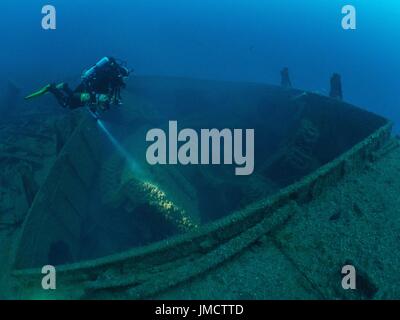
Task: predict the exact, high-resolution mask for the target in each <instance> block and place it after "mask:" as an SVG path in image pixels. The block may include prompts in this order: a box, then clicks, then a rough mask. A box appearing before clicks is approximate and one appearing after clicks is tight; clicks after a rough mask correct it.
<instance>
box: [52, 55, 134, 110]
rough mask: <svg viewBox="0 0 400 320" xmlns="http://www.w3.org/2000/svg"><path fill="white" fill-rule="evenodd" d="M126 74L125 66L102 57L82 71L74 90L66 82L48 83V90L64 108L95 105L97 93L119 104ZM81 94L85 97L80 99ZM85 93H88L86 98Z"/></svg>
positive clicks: (127, 74) (110, 58)
mask: <svg viewBox="0 0 400 320" xmlns="http://www.w3.org/2000/svg"><path fill="white" fill-rule="evenodd" d="M128 76H129V70H128V69H127V68H125V67H123V66H121V65H120V64H119V63H117V61H116V60H115V59H114V58H112V57H104V58H103V59H101V60H100V61H99V62H98V63H96V65H94V66H93V67H91V68H90V69H89V70H87V71H85V72H84V74H83V75H82V79H83V80H82V82H81V83H80V84H79V85H78V87H76V89H75V90H71V88H70V87H69V86H68V84H66V83H63V84H60V85H58V86H56V85H50V87H49V89H48V90H49V92H51V93H52V94H53V95H54V96H55V97H56V99H57V101H58V102H59V104H60V105H61V106H62V107H64V108H66V107H68V108H70V109H76V108H80V107H84V106H87V105H96V104H97V103H98V102H99V101H98V98H99V95H105V96H107V97H108V100H109V101H110V102H113V103H115V104H119V103H120V102H121V88H124V87H125V86H126V84H125V81H124V79H125V78H126V77H128ZM83 94H86V96H85V97H86V99H82V97H83ZM87 95H90V97H89V98H88V99H87Z"/></svg>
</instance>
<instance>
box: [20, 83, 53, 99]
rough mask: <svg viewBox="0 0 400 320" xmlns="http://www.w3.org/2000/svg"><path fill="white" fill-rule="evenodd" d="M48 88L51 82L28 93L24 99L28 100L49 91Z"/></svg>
mask: <svg viewBox="0 0 400 320" xmlns="http://www.w3.org/2000/svg"><path fill="white" fill-rule="evenodd" d="M50 88H51V84H48V85H46V86H44V87H43V88H42V89H40V90H38V91H36V92H34V93H32V94H30V95H29V96H26V97H25V100H30V99H33V98H37V97H40V96H42V95H44V94H46V93H47V92H49V89H50Z"/></svg>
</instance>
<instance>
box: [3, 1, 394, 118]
mask: <svg viewBox="0 0 400 320" xmlns="http://www.w3.org/2000/svg"><path fill="white" fill-rule="evenodd" d="M45 4H52V5H54V6H55V7H56V9H57V30H55V31H44V30H43V29H42V28H41V18H42V14H41V9H42V6H43V5H45ZM347 4H351V5H354V6H355V7H356V9H357V30H347V31H345V30H343V29H342V28H341V19H342V14H341V8H342V7H343V6H344V5H347ZM0 12H1V19H0V30H1V35H2V44H3V45H2V46H1V50H0V70H1V73H0V85H3V84H5V83H6V82H7V80H9V79H11V80H13V81H15V82H16V83H17V84H18V85H19V86H20V87H21V88H23V89H24V90H30V89H33V88H36V87H37V86H40V85H42V84H43V83H48V82H50V81H57V80H63V79H65V78H71V77H75V76H78V75H79V74H80V72H81V71H82V69H84V68H85V67H87V66H90V65H91V64H93V63H94V62H95V61H97V60H98V59H99V58H100V57H102V56H104V55H113V56H116V57H118V58H120V59H123V60H126V61H128V62H129V64H130V65H131V66H132V67H134V68H135V71H136V73H137V74H140V75H172V76H185V77H194V78H207V79H224V80H234V81H255V82H266V83H272V84H274V83H279V71H280V69H281V68H282V67H283V66H288V67H289V69H290V71H291V75H292V82H293V85H294V86H295V87H297V88H301V89H306V90H311V91H319V92H322V93H327V92H328V90H329V88H328V83H329V77H330V75H331V74H332V73H333V72H338V73H340V74H341V75H342V79H343V87H344V95H345V100H346V101H348V102H351V103H354V104H356V105H359V106H361V107H364V108H366V109H368V110H371V111H374V112H376V113H379V114H381V115H384V116H386V117H388V118H390V119H393V120H394V121H395V122H397V123H399V121H400V112H399V105H400V98H399V93H398V92H399V90H398V86H399V74H400V62H399V57H400V45H399V44H398V43H397V36H398V34H399V31H400V25H399V22H398V16H399V14H400V5H399V3H398V1H395V0H386V1H385V2H384V3H383V2H382V1H378V0H368V1H360V0H346V1H344V0H329V1H328V0H296V1H294V0H268V1H260V0H229V1H228V0H219V1H212V0H190V1H187V0H186V1H185V0H168V1H165V0H80V1H73V2H71V1H63V0H48V1H47V3H44V2H43V1H39V0H29V1H28V0H22V1H11V0H3V1H1V3H0Z"/></svg>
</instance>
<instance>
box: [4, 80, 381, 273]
mask: <svg viewBox="0 0 400 320" xmlns="http://www.w3.org/2000/svg"><path fill="white" fill-rule="evenodd" d="M129 88H130V89H129V90H128V91H127V93H126V94H125V97H124V101H125V103H124V105H123V106H121V107H119V108H118V109H115V110H112V112H108V113H107V114H105V115H104V118H103V119H102V120H101V126H103V127H104V128H106V132H105V130H103V129H102V128H101V126H100V125H99V124H98V123H97V122H96V120H94V119H93V118H91V117H90V116H88V115H87V113H85V112H81V111H78V112H77V113H76V117H77V118H78V119H80V120H79V121H76V123H75V125H74V129H73V130H71V131H73V132H72V133H70V134H69V135H67V134H63V135H64V136H68V139H66V140H67V142H66V145H64V144H62V147H60V151H59V152H58V153H57V152H56V153H54V155H53V159H52V161H53V162H52V163H53V166H50V165H49V169H48V170H49V171H50V173H49V176H48V177H47V178H46V179H39V178H36V180H35V169H29V170H27V171H26V170H25V171H21V172H25V173H24V174H22V176H24V177H25V178H22V181H25V183H22V185H23V187H22V189H21V190H22V191H23V193H24V194H25V196H26V197H28V198H29V199H32V198H33V195H32V193H34V194H35V195H36V197H37V198H36V199H35V201H34V202H33V203H32V200H30V201H31V202H28V204H27V206H29V207H30V211H29V217H28V220H29V223H26V224H25V228H24V230H23V236H22V240H21V243H20V247H19V254H18V255H17V260H16V267H17V268H19V269H21V268H30V267H37V266H41V265H44V264H47V263H49V264H56V265H59V264H66V263H73V262H79V261H83V260H88V259H93V258H99V257H103V256H107V255H111V254H115V253H119V252H123V251H125V250H129V249H132V248H136V247H140V246H144V245H148V244H151V243H154V242H156V241H161V240H164V239H168V238H170V237H172V236H175V235H178V234H182V233H188V232H189V233H190V232H196V230H198V229H199V228H201V226H203V225H205V224H208V223H212V222H213V221H217V220H218V219H221V218H223V217H225V216H227V215H229V214H232V213H233V212H235V211H238V210H242V209H244V208H246V207H247V206H249V205H251V204H254V203H256V202H258V201H261V200H263V199H266V198H267V197H269V196H271V195H273V194H274V193H276V192H278V191H279V190H281V189H283V188H285V187H287V186H289V185H291V184H293V183H295V182H296V181H299V180H301V179H302V178H303V177H305V176H307V175H308V174H310V173H312V172H314V171H315V170H316V169H318V168H319V167H321V166H322V165H325V164H327V163H329V162H330V161H332V160H333V159H335V158H337V157H338V156H339V155H341V154H343V153H344V152H346V151H348V150H349V149H350V148H352V147H353V146H354V145H355V144H357V143H358V142H360V141H361V140H363V139H364V138H366V137H367V136H368V135H370V134H371V133H372V132H373V131H375V130H376V129H378V128H379V127H380V126H382V125H383V124H384V123H385V120H384V119H382V118H379V117H377V116H375V115H372V114H369V113H367V112H365V111H361V110H359V109H357V108H354V107H352V106H349V105H346V104H344V103H342V102H340V101H339V100H335V99H329V98H325V97H322V96H319V95H315V94H308V93H307V94H304V93H302V92H299V91H296V90H292V89H284V88H278V87H271V86H266V85H259V84H245V83H224V82H212V81H197V80H188V79H173V78H146V77H138V78H136V79H134V80H133V81H132V82H131V83H130V84H129ZM171 120H175V121H177V122H178V124H179V127H180V128H192V129H194V130H201V129H203V128H209V129H212V128H216V129H219V130H222V129H224V128H228V129H234V128H241V129H254V133H255V140H254V144H255V145H254V150H255V153H254V172H253V173H252V174H251V175H246V176H237V175H235V170H234V165H224V164H222V165H180V164H177V165H169V164H166V165H150V164H149V163H148V162H147V160H146V149H147V147H148V145H149V143H148V142H146V133H147V132H148V131H149V130H151V129H152V128H161V129H164V130H165V131H166V132H167V131H168V123H169V121H171ZM54 132H58V131H57V130H55V131H54ZM57 134H58V135H60V134H59V133H57ZM57 134H56V133H54V134H53V137H54V139H55V140H52V141H53V143H55V144H57V143H56V142H57ZM54 148H56V145H54ZM2 150H3V151H2V152H3V155H2V157H1V161H3V162H4V161H6V159H7V157H6V156H5V155H6V152H7V151H6V146H5V145H3V146H2ZM221 154H222V153H221ZM26 162H27V163H28V164H29V165H30V166H31V167H34V166H35V163H34V161H33V162H32V161H30V162H29V161H28V160H27V161H26ZM10 170H16V169H10ZM32 170H33V171H32ZM7 172H8V171H5V173H2V174H3V175H4V174H9V173H7ZM37 172H39V171H37ZM29 177H31V178H29ZM32 177H33V178H32ZM7 190H11V188H7ZM2 199H3V198H2ZM0 205H1V206H4V205H5V204H4V201H3V202H2V203H0ZM43 208H46V210H43ZM10 221H11V220H10ZM44 230H51V232H49V231H46V232H44ZM39 243H40V246H39V245H37V244H39ZM28 247H29V248H30V249H29V250H28V249H27V248H28Z"/></svg>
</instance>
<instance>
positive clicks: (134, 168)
mask: <svg viewBox="0 0 400 320" xmlns="http://www.w3.org/2000/svg"><path fill="white" fill-rule="evenodd" d="M97 124H98V125H99V128H100V129H101V130H102V131H103V132H104V133H105V135H106V136H107V138H108V139H109V140H110V142H111V143H112V145H113V146H114V147H115V149H116V150H117V151H118V153H119V154H120V155H121V156H122V157H123V158H124V159H125V160H126V161H127V163H128V165H129V168H130V170H131V171H132V172H133V173H134V174H136V175H137V176H141V175H142V174H143V171H142V170H141V169H140V166H139V164H138V163H137V162H136V161H135V160H134V159H133V157H132V156H131V155H130V154H129V152H128V151H127V150H126V149H125V148H124V147H123V146H122V145H121V144H120V143H119V142H118V140H117V139H116V138H115V137H114V136H113V135H112V133H111V132H110V131H109V130H108V129H107V127H106V126H105V124H104V123H103V121H101V120H100V119H97Z"/></svg>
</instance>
